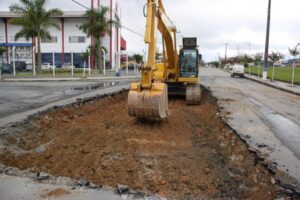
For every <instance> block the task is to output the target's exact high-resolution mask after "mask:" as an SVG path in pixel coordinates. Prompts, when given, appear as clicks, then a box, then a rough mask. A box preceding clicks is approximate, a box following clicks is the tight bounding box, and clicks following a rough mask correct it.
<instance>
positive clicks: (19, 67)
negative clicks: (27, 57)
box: [11, 61, 27, 72]
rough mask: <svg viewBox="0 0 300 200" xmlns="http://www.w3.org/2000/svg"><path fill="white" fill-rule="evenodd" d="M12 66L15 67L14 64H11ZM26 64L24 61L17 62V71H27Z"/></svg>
mask: <svg viewBox="0 0 300 200" xmlns="http://www.w3.org/2000/svg"><path fill="white" fill-rule="evenodd" d="M11 65H13V62H11ZM26 66H27V64H26V62H24V61H16V71H18V72H21V71H26Z"/></svg>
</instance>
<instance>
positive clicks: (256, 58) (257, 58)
mask: <svg viewBox="0 0 300 200" xmlns="http://www.w3.org/2000/svg"><path fill="white" fill-rule="evenodd" d="M262 58H263V53H256V54H255V55H254V62H255V65H257V66H258V65H259V64H260V62H261V60H262Z"/></svg>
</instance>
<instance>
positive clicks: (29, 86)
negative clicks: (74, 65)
mask: <svg viewBox="0 0 300 200" xmlns="http://www.w3.org/2000/svg"><path fill="white" fill-rule="evenodd" d="M128 82H129V81H128V80H122V81H108V82H105V81H57V82H49V81H48V82H0V105H1V106H0V119H1V118H3V117H7V116H9V115H11V114H15V113H20V112H24V111H27V110H31V109H34V108H38V107H41V106H43V105H47V104H49V103H52V102H55V101H58V100H61V99H66V98H70V97H72V96H76V95H80V94H84V93H87V92H90V91H92V90H96V89H103V88H105V87H110V86H114V85H121V84H126V83H128Z"/></svg>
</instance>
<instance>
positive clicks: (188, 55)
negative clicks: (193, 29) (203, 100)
mask: <svg viewBox="0 0 300 200" xmlns="http://www.w3.org/2000/svg"><path fill="white" fill-rule="evenodd" d="M179 63H180V67H179V76H180V77H182V78H196V77H198V72H199V70H198V64H199V56H198V50H197V49H182V50H181V52H180V57H179Z"/></svg>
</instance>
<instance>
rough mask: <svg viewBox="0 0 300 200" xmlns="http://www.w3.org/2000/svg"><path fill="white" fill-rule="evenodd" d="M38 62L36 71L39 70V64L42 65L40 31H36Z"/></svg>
mask: <svg viewBox="0 0 300 200" xmlns="http://www.w3.org/2000/svg"><path fill="white" fill-rule="evenodd" d="M37 39H38V63H37V71H38V72H41V66H42V54H41V35H40V32H38V38H37Z"/></svg>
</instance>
